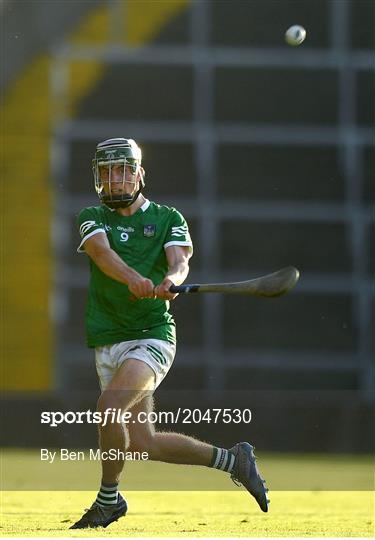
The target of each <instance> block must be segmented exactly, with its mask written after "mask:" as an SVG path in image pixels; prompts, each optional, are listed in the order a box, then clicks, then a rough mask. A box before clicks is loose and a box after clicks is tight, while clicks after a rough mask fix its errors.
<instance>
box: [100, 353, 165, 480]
mask: <svg viewBox="0 0 375 540" xmlns="http://www.w3.org/2000/svg"><path fill="white" fill-rule="evenodd" d="M154 386H155V375H154V372H153V371H152V369H151V368H150V367H149V366H148V365H147V364H145V363H144V362H140V361H139V360H133V359H127V360H126V361H125V362H124V363H123V364H122V366H121V367H120V368H119V370H118V371H117V372H116V374H115V375H114V377H113V378H112V380H111V381H110V383H109V384H108V386H107V387H106V389H105V390H104V391H103V392H102V394H101V396H100V398H99V401H98V411H99V412H101V414H102V418H103V417H104V414H105V411H106V410H109V411H111V410H116V411H118V410H121V411H122V412H125V411H128V410H129V409H131V408H132V407H133V406H134V405H135V404H136V403H137V402H138V401H140V400H142V398H143V397H144V396H145V395H146V394H147V393H150V392H152V391H153V389H154ZM99 433H100V449H101V451H102V452H107V451H109V450H111V449H116V450H120V451H124V450H125V448H126V446H127V441H126V437H127V434H126V429H125V428H124V425H123V424H122V423H121V422H117V421H116V422H107V423H106V424H105V425H100V426H99ZM123 467H124V460H122V459H119V460H102V471H103V474H102V479H103V482H105V483H106V484H113V483H118V481H119V477H120V474H121V471H122V469H123Z"/></svg>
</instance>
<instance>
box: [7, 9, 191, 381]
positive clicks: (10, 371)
mask: <svg viewBox="0 0 375 540" xmlns="http://www.w3.org/2000/svg"><path fill="white" fill-rule="evenodd" d="M187 4H188V1H187V0H168V1H164V0H163V1H155V0H131V1H129V2H127V3H126V12H125V9H124V28H125V20H127V21H130V22H131V24H127V25H126V32H125V30H124V43H125V42H127V43H128V44H131V45H133V46H141V45H142V44H144V43H146V42H148V41H150V40H151V39H152V38H153V37H154V36H155V35H157V33H158V32H159V31H160V29H161V28H162V27H163V25H164V24H165V23H166V22H167V21H168V20H169V19H170V18H171V17H172V16H174V15H175V14H177V13H178V12H179V11H181V10H183V9H184V8H185V7H186V6H187ZM125 15H126V19H125ZM110 20H111V18H110V15H109V13H108V8H107V6H102V7H99V8H97V9H95V10H93V11H92V12H90V14H89V15H88V16H87V18H86V19H85V20H84V21H83V22H82V23H81V24H80V25H79V27H78V28H76V29H75V30H74V32H73V33H72V35H71V36H70V37H69V39H68V40H69V41H70V42H72V43H95V44H98V43H105V42H107V41H108V39H109V37H111V28H110ZM50 64H51V58H50V57H49V56H47V55H41V56H40V57H38V58H36V59H35V60H34V61H33V62H32V63H31V64H29V65H28V66H27V68H26V69H25V70H24V71H23V72H22V74H21V75H20V76H19V77H18V79H17V80H16V81H15V82H14V83H13V84H12V85H11V87H10V88H9V89H8V92H7V95H6V97H5V99H4V102H3V103H2V105H1V109H0V115H1V124H2V130H1V138H0V148H1V182H0V189H1V192H0V196H1V204H2V208H1V237H2V242H1V253H2V261H1V274H0V290H1V297H2V299H1V305H2V310H1V319H2V320H1V327H2V336H1V388H2V389H3V390H11V391H13V390H17V391H20V390H28V391H34V390H48V389H51V388H52V386H53V355H54V349H53V347H54V336H53V326H52V322H51V318H50V313H49V299H50V294H51V290H52V276H53V245H52V242H51V238H50V226H51V219H52V211H53V210H52V195H53V191H52V190H53V182H52V180H51V179H50V177H49V148H50V142H51V139H50V138H51V131H50V121H51V102H50V89H49V80H48V78H49V69H50ZM103 70H104V66H103V65H101V64H100V63H98V62H90V63H88V62H86V63H83V62H74V64H72V65H71V66H70V75H71V84H70V88H69V108H68V111H69V114H70V115H72V116H74V111H75V110H76V108H77V107H78V105H79V104H80V102H81V101H82V100H83V99H84V97H85V96H86V95H87V93H88V92H89V91H90V89H91V88H92V87H93V86H94V85H95V84H96V83H97V82H98V80H99V79H100V77H101V75H102V73H103Z"/></svg>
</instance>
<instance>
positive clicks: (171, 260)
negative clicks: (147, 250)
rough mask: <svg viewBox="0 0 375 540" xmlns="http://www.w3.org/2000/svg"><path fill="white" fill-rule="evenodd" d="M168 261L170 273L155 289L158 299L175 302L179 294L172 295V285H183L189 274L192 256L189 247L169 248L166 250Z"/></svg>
mask: <svg viewBox="0 0 375 540" xmlns="http://www.w3.org/2000/svg"><path fill="white" fill-rule="evenodd" d="M165 253H166V256H167V261H168V272H167V273H166V275H165V278H164V279H163V281H162V282H161V283H160V285H158V286H157V287H155V289H154V292H155V295H156V297H157V298H161V299H163V300H173V299H174V298H176V296H177V295H178V294H176V293H170V292H169V287H170V286H171V285H181V284H182V283H183V282H184V281H185V279H186V278H187V276H188V274H189V259H190V256H191V253H190V250H189V248H188V247H187V246H176V245H174V246H168V247H167V248H166V250H165Z"/></svg>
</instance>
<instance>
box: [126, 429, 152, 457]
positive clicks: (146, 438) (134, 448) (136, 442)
mask: <svg viewBox="0 0 375 540" xmlns="http://www.w3.org/2000/svg"><path fill="white" fill-rule="evenodd" d="M153 442H154V437H153V435H152V433H149V434H147V435H145V434H143V435H142V436H137V435H136V436H134V435H133V436H132V437H130V445H129V448H128V451H130V452H140V453H142V452H147V453H148V454H150V453H151V451H152V448H153Z"/></svg>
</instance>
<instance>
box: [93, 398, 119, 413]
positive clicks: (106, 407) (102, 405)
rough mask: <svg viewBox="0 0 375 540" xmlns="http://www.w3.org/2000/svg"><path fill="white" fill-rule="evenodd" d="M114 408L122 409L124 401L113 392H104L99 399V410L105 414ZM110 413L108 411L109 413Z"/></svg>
mask: <svg viewBox="0 0 375 540" xmlns="http://www.w3.org/2000/svg"><path fill="white" fill-rule="evenodd" d="M113 409H116V410H117V409H122V403H121V400H120V399H119V397H117V396H116V394H115V393H112V392H103V394H102V395H101V396H100V398H99V399H98V404H97V410H98V411H99V412H100V413H101V415H102V416H103V415H104V414H105V412H106V411H110V410H113ZM107 414H108V413H107Z"/></svg>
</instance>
